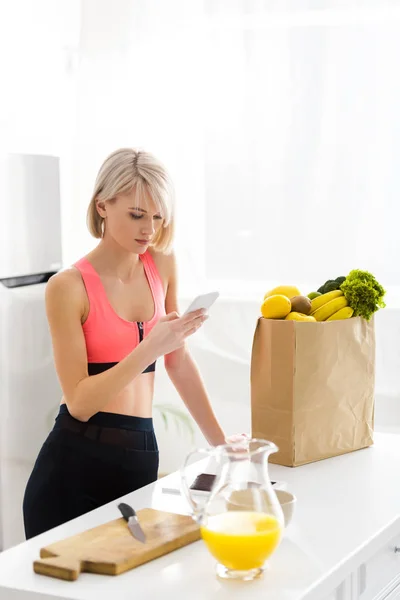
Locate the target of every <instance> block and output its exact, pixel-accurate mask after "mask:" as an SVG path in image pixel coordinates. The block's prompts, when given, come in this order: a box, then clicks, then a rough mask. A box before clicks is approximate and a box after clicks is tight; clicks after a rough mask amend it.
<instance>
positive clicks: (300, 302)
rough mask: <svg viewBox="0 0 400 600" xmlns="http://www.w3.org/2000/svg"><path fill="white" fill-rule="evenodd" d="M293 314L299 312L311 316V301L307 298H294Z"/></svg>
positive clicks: (292, 300)
mask: <svg viewBox="0 0 400 600" xmlns="http://www.w3.org/2000/svg"><path fill="white" fill-rule="evenodd" d="M290 302H291V304H292V312H299V313H301V314H303V315H309V314H310V312H311V300H310V298H307V296H294V298H292V299H291V300H290Z"/></svg>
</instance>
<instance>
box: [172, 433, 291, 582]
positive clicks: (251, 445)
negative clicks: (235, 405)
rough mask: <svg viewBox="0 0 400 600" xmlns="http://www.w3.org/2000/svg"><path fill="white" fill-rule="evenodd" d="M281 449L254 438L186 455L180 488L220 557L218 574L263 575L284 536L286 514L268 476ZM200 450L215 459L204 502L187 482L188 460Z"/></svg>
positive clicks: (244, 577)
mask: <svg viewBox="0 0 400 600" xmlns="http://www.w3.org/2000/svg"><path fill="white" fill-rule="evenodd" d="M277 450H278V448H277V446H275V444H273V443H272V442H268V441H266V440H259V439H254V438H253V439H248V440H246V441H245V442H243V441H241V442H239V443H233V444H226V445H222V446H217V447H215V448H206V449H198V450H194V451H193V452H190V453H189V454H188V455H187V457H186V460H185V463H184V465H183V467H182V469H181V487H182V492H183V494H184V496H185V497H186V499H187V500H188V502H189V504H190V506H191V508H192V511H193V512H192V516H193V518H194V519H195V520H196V521H197V522H198V523H199V525H200V530H201V537H202V539H203V541H204V543H205V544H206V546H207V548H208V550H209V552H210V553H211V554H212V555H213V556H214V558H216V560H217V566H216V572H217V575H218V576H219V577H222V578H229V579H242V580H251V579H255V578H256V577H259V576H260V575H261V574H262V573H263V571H264V569H265V563H266V561H267V559H268V558H269V557H270V556H271V555H272V553H273V552H274V551H275V550H276V548H277V547H278V545H279V543H280V541H281V538H282V533H283V529H284V516H283V512H282V507H281V505H280V503H279V500H278V498H277V496H276V494H275V491H274V489H273V487H272V485H271V482H270V479H269V475H268V457H269V455H270V454H272V453H274V452H277ZM196 454H204V455H207V456H208V457H209V458H212V459H213V461H214V462H215V463H216V477H215V480H214V484H213V486H212V489H211V492H210V493H209V495H208V496H207V497H204V496H203V502H202V501H201V497H199V500H195V498H194V494H193V493H192V492H191V490H190V487H189V485H190V484H189V483H188V471H189V462H190V460H191V459H193V457H194V455H196ZM192 479H193V478H192Z"/></svg>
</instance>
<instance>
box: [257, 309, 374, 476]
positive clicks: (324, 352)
mask: <svg viewBox="0 0 400 600" xmlns="http://www.w3.org/2000/svg"><path fill="white" fill-rule="evenodd" d="M250 384H251V420H252V435H253V437H255V438H262V439H267V440H270V441H272V442H274V443H275V444H276V445H277V446H278V448H279V452H277V453H276V454H273V455H271V456H270V459H269V460H270V462H273V463H277V464H280V465H286V466H298V465H302V464H305V463H310V462H314V461H317V460H321V459H324V458H329V457H332V456H337V455H339V454H345V453H347V452H352V451H353V450H358V449H360V448H366V447H367V446H370V445H372V443H373V428H374V388H375V329H374V321H373V319H371V321H369V322H367V321H366V320H365V319H362V318H359V317H355V318H351V319H344V320H340V321H329V322H322V323H319V322H316V323H311V322H300V321H285V320H273V319H264V318H262V317H261V318H260V319H259V320H258V322H257V327H256V331H255V334H254V340H253V347H252V356H251V376H250Z"/></svg>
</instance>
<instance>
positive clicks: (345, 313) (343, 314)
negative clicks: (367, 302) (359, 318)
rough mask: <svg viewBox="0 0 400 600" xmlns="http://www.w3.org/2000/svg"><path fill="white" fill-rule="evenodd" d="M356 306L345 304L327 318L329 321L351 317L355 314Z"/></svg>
mask: <svg viewBox="0 0 400 600" xmlns="http://www.w3.org/2000/svg"><path fill="white" fill-rule="evenodd" d="M353 312H354V308H351V307H350V306H345V307H344V308H341V309H340V310H338V311H337V312H335V313H333V315H332V316H331V317H329V318H328V319H327V321H338V320H339V319H350V317H352V316H353Z"/></svg>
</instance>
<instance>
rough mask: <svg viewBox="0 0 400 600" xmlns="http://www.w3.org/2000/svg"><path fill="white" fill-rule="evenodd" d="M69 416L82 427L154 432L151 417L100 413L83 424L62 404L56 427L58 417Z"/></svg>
mask: <svg viewBox="0 0 400 600" xmlns="http://www.w3.org/2000/svg"><path fill="white" fill-rule="evenodd" d="M64 415H68V416H69V417H70V419H73V420H74V421H76V422H77V423H81V425H84V426H85V425H86V426H87V425H97V426H99V427H112V428H114V429H130V430H132V431H153V429H154V426H153V419H152V418H151V417H131V416H129V415H119V414H117V413H108V412H98V413H96V414H95V415H93V417H90V419H89V420H88V421H86V422H85V423H82V421H78V419H75V418H74V417H72V416H71V414H70V412H69V410H68V407H67V405H66V404H61V406H60V410H59V413H58V416H57V418H56V426H57V419H58V417H62V416H64Z"/></svg>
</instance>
